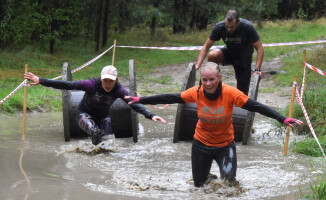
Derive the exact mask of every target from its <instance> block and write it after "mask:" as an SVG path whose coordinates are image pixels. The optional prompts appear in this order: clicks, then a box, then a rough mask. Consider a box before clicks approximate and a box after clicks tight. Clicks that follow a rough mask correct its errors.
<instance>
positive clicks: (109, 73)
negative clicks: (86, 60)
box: [101, 65, 118, 81]
mask: <svg viewBox="0 0 326 200" xmlns="http://www.w3.org/2000/svg"><path fill="white" fill-rule="evenodd" d="M117 77H118V71H117V69H116V68H115V67H114V66H113V65H108V66H105V67H103V69H102V72H101V80H102V79H105V78H109V79H111V80H114V81H115V80H116V79H117Z"/></svg>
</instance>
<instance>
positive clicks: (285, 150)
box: [283, 76, 297, 156]
mask: <svg viewBox="0 0 326 200" xmlns="http://www.w3.org/2000/svg"><path fill="white" fill-rule="evenodd" d="M296 82H297V77H296V76H295V77H294V79H293V83H296ZM295 88H296V85H293V87H292V95H291V103H290V110H289V117H292V109H293V102H294V96H295ZM290 128H291V127H290V126H287V127H286V136H285V144H284V154H283V155H284V156H286V155H287V149H288V143H289V137H290Z"/></svg>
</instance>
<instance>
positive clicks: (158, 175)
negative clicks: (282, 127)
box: [0, 105, 323, 200]
mask: <svg viewBox="0 0 326 200" xmlns="http://www.w3.org/2000/svg"><path fill="white" fill-rule="evenodd" d="M148 108H149V109H150V110H152V111H154V112H155V113H156V114H158V115H160V116H162V117H164V118H165V119H166V120H167V121H168V123H167V124H166V125H163V124H160V123H159V122H156V123H154V122H151V121H149V120H147V119H145V118H143V117H142V116H139V117H140V122H141V125H142V126H141V133H140V135H139V138H138V142H137V143H133V142H132V138H126V139H110V140H108V141H106V142H105V143H103V144H102V146H101V148H97V149H96V148H95V147H94V146H92V145H91V142H90V140H88V139H82V140H72V141H70V142H65V141H64V137H63V125H62V113H37V114H28V116H27V130H26V136H25V137H22V135H21V124H22V117H21V116H17V117H11V118H2V119H1V121H0V156H1V164H0V169H1V179H0V199H8V200H9V199H48V200H52V199H53V200H54V199H55V200H57V199H67V200H73V199H76V200H77V199H78V200H80V199H119V200H121V199H122V200H123V199H298V198H299V195H300V192H299V191H300V190H302V191H303V192H309V193H310V191H311V190H310V184H314V183H315V181H316V180H317V177H318V173H317V172H318V171H321V168H322V166H321V165H322V164H321V163H322V162H323V161H322V159H321V158H317V159H316V158H311V157H307V156H302V155H297V154H294V153H292V152H291V151H289V152H288V156H287V157H284V156H283V148H284V147H283V140H284V133H283V135H280V134H278V132H277V130H276V129H275V127H274V126H273V124H272V122H271V121H270V120H269V119H267V118H265V117H263V116H261V115H259V114H257V115H256V118H255V122H254V128H255V133H254V134H253V135H252V137H251V138H250V140H249V142H248V145H246V146H244V145H242V144H241V143H237V156H238V170H237V184H236V185H235V186H232V187H231V186H229V185H228V184H227V183H224V182H223V181H222V180H220V179H219V170H218V167H217V165H216V163H213V166H212V170H211V173H212V174H213V175H212V176H211V178H210V179H209V181H208V183H207V184H206V186H205V187H203V188H199V189H198V188H195V187H194V186H193V181H192V174H191V162H190V151H191V143H189V142H179V143H172V140H173V129H174V120H175V113H176V105H170V106H169V107H167V108H166V109H164V110H156V109H154V108H151V107H149V106H148ZM295 137H296V138H297V137H298V136H294V135H293V134H291V136H290V138H291V140H293V138H295ZM85 152H86V153H85ZM87 152H93V153H87ZM311 163H312V164H311ZM314 170H317V172H316V171H314Z"/></svg>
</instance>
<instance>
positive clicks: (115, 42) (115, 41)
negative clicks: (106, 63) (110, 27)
mask: <svg viewBox="0 0 326 200" xmlns="http://www.w3.org/2000/svg"><path fill="white" fill-rule="evenodd" d="M116 44H117V40H114V47H113V55H112V65H113V66H114V57H115V46H116Z"/></svg>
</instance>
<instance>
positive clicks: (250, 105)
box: [242, 98, 286, 123]
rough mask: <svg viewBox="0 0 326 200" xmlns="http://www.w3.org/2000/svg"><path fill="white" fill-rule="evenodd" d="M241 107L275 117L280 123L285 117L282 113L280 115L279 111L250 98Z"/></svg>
mask: <svg viewBox="0 0 326 200" xmlns="http://www.w3.org/2000/svg"><path fill="white" fill-rule="evenodd" d="M242 108H243V109H246V110H249V111H251V112H258V113H260V114H262V115H265V116H267V117H270V118H273V119H276V120H277V121H279V122H280V123H283V122H284V120H285V119H286V117H284V116H283V115H281V114H280V113H278V112H276V111H275V110H273V109H272V108H270V107H268V106H266V105H264V104H262V103H259V102H257V101H255V100H252V99H250V98H249V99H248V101H247V102H246V103H245V104H244V105H243V106H242Z"/></svg>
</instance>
